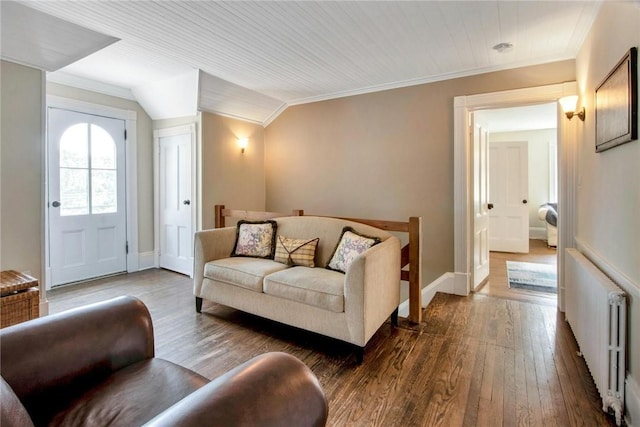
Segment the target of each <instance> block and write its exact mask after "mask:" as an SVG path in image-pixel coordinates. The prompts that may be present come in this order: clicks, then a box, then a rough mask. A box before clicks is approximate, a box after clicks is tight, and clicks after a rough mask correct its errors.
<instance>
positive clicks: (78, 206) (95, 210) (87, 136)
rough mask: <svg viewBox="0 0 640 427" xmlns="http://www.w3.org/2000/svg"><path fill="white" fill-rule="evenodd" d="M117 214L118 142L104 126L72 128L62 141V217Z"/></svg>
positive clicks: (76, 126) (88, 125) (80, 124)
mask: <svg viewBox="0 0 640 427" xmlns="http://www.w3.org/2000/svg"><path fill="white" fill-rule="evenodd" d="M117 211H118V188H117V161H116V144H115V141H114V140H113V138H112V137H111V135H109V133H108V132H107V131H106V130H104V129H103V128H101V127H100V126H97V125H93V124H88V123H79V124H76V125H73V126H70V127H69V128H68V129H67V130H66V131H65V132H64V133H63V135H62V137H61V138H60V215H61V216H75V215H90V214H106V213H114V212H117Z"/></svg>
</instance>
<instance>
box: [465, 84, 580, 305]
mask: <svg viewBox="0 0 640 427" xmlns="http://www.w3.org/2000/svg"><path fill="white" fill-rule="evenodd" d="M576 92H577V86H576V83H575V82H569V83H560V84H554V85H548V86H540V87H533V88H526V89H515V90H509V91H503V92H493V93H485V94H479V95H470V96H457V97H455V98H454V111H453V115H454V160H453V161H454V174H453V176H454V205H455V214H454V270H455V273H454V274H455V283H454V293H456V294H458V295H468V294H469V292H471V289H472V286H471V285H472V283H473V282H472V280H473V235H472V231H473V141H472V140H471V139H470V137H469V132H468V128H469V125H470V119H469V113H471V112H473V111H478V110H483V109H491V108H504V107H515V106H520V105H529V104H539V103H546V102H557V100H558V99H560V98H561V97H563V96H567V95H575V94H576ZM575 126H576V124H575V123H573V122H569V121H568V120H566V118H564V115H563V114H561V113H558V149H559V152H558V175H559V183H558V184H559V188H558V193H559V194H558V199H559V200H558V204H559V210H560V218H559V227H558V230H559V236H558V290H559V292H558V306H559V308H560V309H561V310H562V309H563V307H564V280H563V279H564V275H563V267H564V259H563V254H564V249H565V248H570V247H573V246H574V234H575V233H574V231H573V230H574V229H575V228H574V221H575V215H574V211H575V173H576V171H575V168H576V166H575V165H576V161H575V157H576V150H575V146H576V137H575V131H574V127H575Z"/></svg>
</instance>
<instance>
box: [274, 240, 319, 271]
mask: <svg viewBox="0 0 640 427" xmlns="http://www.w3.org/2000/svg"><path fill="white" fill-rule="evenodd" d="M319 241H320V238H315V239H311V240H308V239H290V238H288V237H283V236H280V235H278V238H277V239H276V255H275V257H274V259H273V260H274V261H277V262H281V263H283V264H287V265H301V266H303V267H315V263H314V262H313V260H314V258H315V256H316V247H317V246H318V242H319Z"/></svg>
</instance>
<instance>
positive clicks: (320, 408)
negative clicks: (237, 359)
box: [145, 352, 328, 427]
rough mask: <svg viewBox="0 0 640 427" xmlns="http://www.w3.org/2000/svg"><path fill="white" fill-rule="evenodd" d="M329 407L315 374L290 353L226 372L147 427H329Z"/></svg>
mask: <svg viewBox="0 0 640 427" xmlns="http://www.w3.org/2000/svg"><path fill="white" fill-rule="evenodd" d="M327 415H328V407H327V400H326V398H325V396H324V392H323V391H322V388H321V387H320V384H319V383H318V380H317V378H316V376H315V375H314V374H313V372H311V370H310V369H309V368H308V367H307V366H306V365H305V364H304V363H302V362H301V361H299V360H298V359H296V358H295V357H293V356H291V355H288V354H286V353H276V352H274V353H266V354H263V355H260V356H257V357H255V358H253V359H251V360H249V361H248V362H245V363H244V364H242V365H240V366H238V367H236V368H235V369H233V370H231V371H229V372H227V373H226V374H224V375H222V376H221V377H219V378H217V379H215V380H214V381H212V382H211V383H209V384H208V385H206V386H204V387H202V388H201V389H199V390H197V391H196V392H194V393H192V394H191V395H189V396H187V397H185V398H184V399H182V400H181V401H180V402H178V403H176V404H175V405H173V406H172V407H171V408H169V409H167V410H166V411H164V412H163V413H161V414H160V415H158V416H157V417H155V418H154V419H153V420H151V421H150V422H149V423H147V424H145V425H146V426H154V427H159V426H172V427H173V426H203V425H216V426H234V425H243V426H261V427H266V426H296V427H305V426H324V425H325V423H326V421H327Z"/></svg>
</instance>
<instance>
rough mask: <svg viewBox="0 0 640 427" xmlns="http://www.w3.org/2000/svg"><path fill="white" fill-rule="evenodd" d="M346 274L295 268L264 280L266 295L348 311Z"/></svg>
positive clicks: (339, 311) (317, 269)
mask: <svg viewBox="0 0 640 427" xmlns="http://www.w3.org/2000/svg"><path fill="white" fill-rule="evenodd" d="M344 278H345V276H344V274H342V273H338V272H336V271H331V270H326V269H324V268H309V267H292V268H289V269H287V270H283V271H279V272H277V273H272V274H269V275H268V276H266V277H265V278H264V293H265V294H269V295H273V296H276V297H280V298H284V299H288V300H292V301H298V302H301V303H304V304H308V305H312V306H315V307H319V308H323V309H325V310H329V311H333V312H335V313H342V312H344Z"/></svg>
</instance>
